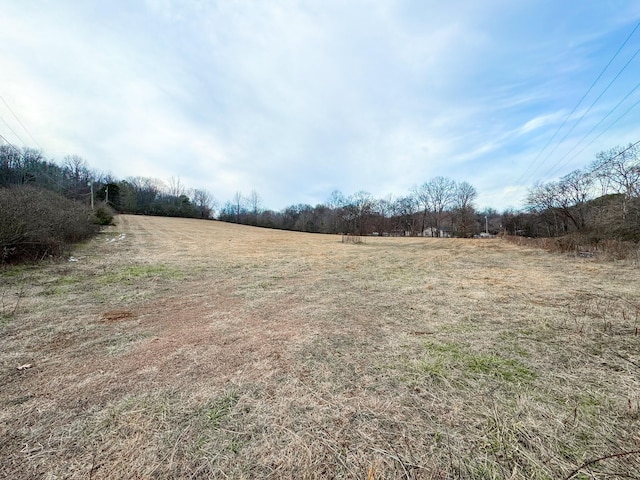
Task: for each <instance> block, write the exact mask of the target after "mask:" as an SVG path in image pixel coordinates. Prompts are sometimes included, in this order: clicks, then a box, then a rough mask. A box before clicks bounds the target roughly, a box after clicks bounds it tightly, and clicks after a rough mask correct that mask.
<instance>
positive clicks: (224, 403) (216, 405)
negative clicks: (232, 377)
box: [203, 391, 238, 428]
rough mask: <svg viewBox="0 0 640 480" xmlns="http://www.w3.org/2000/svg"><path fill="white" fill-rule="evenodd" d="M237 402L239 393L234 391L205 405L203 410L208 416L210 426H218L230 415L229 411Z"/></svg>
mask: <svg viewBox="0 0 640 480" xmlns="http://www.w3.org/2000/svg"><path fill="white" fill-rule="evenodd" d="M237 402H238V394H237V393H236V392H233V391H232V392H229V393H226V394H224V395H222V396H221V397H219V398H216V399H215V400H213V401H211V402H209V403H208V404H207V405H205V406H204V408H203V411H204V414H205V417H206V418H207V424H208V426H209V427H213V428H217V427H218V426H219V425H220V424H221V423H222V422H223V421H224V420H225V418H226V417H227V416H228V415H229V412H230V411H231V409H232V408H233V407H234V406H235V405H236V403H237Z"/></svg>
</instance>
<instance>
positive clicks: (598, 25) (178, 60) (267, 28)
mask: <svg viewBox="0 0 640 480" xmlns="http://www.w3.org/2000/svg"><path fill="white" fill-rule="evenodd" d="M623 3H624V4H623V5H622V6H621V5H618V7H619V8H618V11H616V10H615V9H613V8H611V7H608V6H606V5H604V4H602V3H598V2H586V4H585V5H586V6H584V5H583V4H581V6H580V8H579V9H578V10H575V9H576V8H578V7H576V6H575V5H574V6H572V5H560V4H558V3H556V2H551V1H548V2H542V3H539V2H536V3H526V2H525V3H522V2H518V3H513V2H506V1H500V0H495V1H489V2H475V1H473V2H472V1H462V2H456V4H455V5H449V4H444V3H442V2H417V1H409V0H407V1H401V2H395V1H382V2H374V1H365V0H358V1H354V2H347V3H345V2H342V1H337V0H336V1H330V0H327V1H323V2H319V1H303V2H298V1H295V2H294V1H292V0H282V1H277V2H254V1H248V0H247V1H239V2H225V1H214V2H199V1H195V0H194V1H190V2H176V1H171V0H147V1H146V2H144V3H136V4H130V3H128V2H124V1H115V2H110V3H108V4H100V3H90V2H87V3H84V2H83V3H80V4H79V3H77V2H70V1H62V0H61V1H59V2H56V4H55V5H53V4H51V3H49V2H45V1H36V0H25V1H24V2H20V3H18V2H16V3H13V4H10V5H7V6H5V10H4V12H3V16H2V17H1V18H0V58H3V68H2V70H1V71H0V94H1V95H2V96H3V98H6V99H7V100H8V101H9V102H10V104H11V105H12V106H13V108H14V109H15V110H16V112H18V113H19V115H20V117H21V119H22V120H23V121H24V123H25V124H26V125H28V127H29V129H30V131H31V132H32V133H33V135H34V136H35V137H36V138H37V139H38V142H39V143H40V144H41V145H42V146H43V147H44V149H45V152H46V153H47V154H49V155H51V156H55V157H57V158H60V157H61V156H63V155H64V154H68V153H78V154H80V155H82V156H84V157H86V158H87V159H88V160H89V161H90V163H91V164H92V165H94V166H95V167H96V168H98V169H100V170H104V171H111V172H112V173H113V174H114V175H116V176H119V177H127V176H130V175H146V176H152V177H162V178H168V177H170V176H174V177H181V178H183V180H184V181H185V182H187V183H188V184H189V185H190V186H193V187H196V186H197V187H206V188H209V189H210V190H211V191H212V192H213V193H214V194H215V195H216V196H217V197H218V198H219V199H221V200H224V199H226V198H230V197H231V196H232V195H233V193H234V192H235V191H236V190H243V191H245V192H248V191H250V190H251V189H252V188H255V189H257V190H258V191H259V192H260V194H261V195H262V197H263V198H264V203H265V205H266V206H269V207H273V208H281V207H284V206H285V205H287V204H291V203H299V202H302V201H306V202H309V203H316V202H320V201H323V200H325V199H326V196H327V195H328V193H329V192H330V191H331V190H333V189H334V188H340V189H342V190H343V191H345V193H352V192H354V191H357V190H368V191H370V192H371V193H373V194H375V195H378V196H381V195H384V194H387V193H395V194H396V195H403V194H405V193H407V189H408V188H409V187H410V186H411V185H412V184H416V183H421V182H423V181H426V180H428V179H429V178H430V177H433V176H436V175H446V176H451V177H453V178H456V179H458V180H468V181H470V182H471V183H473V184H474V185H476V187H477V188H478V190H479V191H480V192H481V197H482V198H485V199H486V200H487V201H489V200H490V201H492V202H496V203H495V205H496V206H498V207H502V206H505V205H506V204H516V205H517V203H518V202H519V201H520V199H519V198H514V197H513V196H514V195H515V194H514V191H513V190H510V188H511V187H509V184H510V183H516V182H515V179H517V177H518V176H520V174H521V173H522V172H523V171H524V170H525V169H526V168H528V166H529V165H530V163H531V161H532V159H533V158H534V157H535V156H536V154H538V153H539V151H540V150H541V149H542V146H543V145H544V143H545V142H547V141H548V140H549V138H550V137H551V135H552V133H553V131H554V129H556V128H558V126H559V125H560V123H561V121H562V119H563V115H564V113H562V112H568V111H570V109H571V108H572V107H573V105H574V104H575V102H576V101H577V99H578V98H579V96H580V95H581V94H582V92H584V90H585V89H586V87H587V86H588V82H589V81H590V80H591V79H592V78H595V74H596V73H597V72H598V71H599V68H601V67H602V65H604V63H605V62H606V60H607V59H608V56H609V55H610V54H611V53H612V52H613V51H615V49H616V48H617V47H618V46H619V44H620V43H621V41H622V39H623V38H624V36H626V34H627V32H628V31H630V26H631V24H633V22H634V21H637V20H634V18H637V17H638V15H640V12H638V11H637V8H636V7H634V6H633V2H631V1H629V2H623ZM634 8H635V10H634ZM572 9H573V10H572ZM570 10H571V11H574V10H575V11H574V15H573V16H572V15H568V14H567V12H568V11H570ZM620 11H624V12H626V15H627V16H626V17H624V16H621V14H620ZM576 12H578V13H579V15H578V14H577V13H576ZM634 12H635V13H634ZM634 15H635V17H634ZM624 18H626V20H624ZM623 20H624V21H623ZM632 43H633V44H634V45H637V44H638V41H637V40H634V42H632ZM637 65H638V64H637V63H634V64H633V65H632V66H631V67H630V69H629V74H630V75H631V76H633V75H634V73H635V74H636V77H637V73H638V70H639V68H638V66H637ZM5 67H6V68H5ZM623 93H626V92H623ZM621 95H622V94H617V93H615V92H614V94H613V95H612V99H611V100H610V101H613V100H617V98H620V97H621ZM603 109H604V110H606V106H603ZM600 111H601V110H598V112H600ZM592 113H593V114H596V113H597V112H596V111H595V110H594V112H592ZM0 115H2V118H4V119H6V120H10V118H9V114H8V113H7V112H6V111H4V110H2V109H0ZM592 120H593V119H592ZM629 122H630V120H629ZM590 124H591V125H592V124H593V121H592V122H591V123H590ZM1 125H2V124H0V126H1ZM634 127H635V121H634V124H633V125H632V124H630V123H628V122H627V123H625V125H620V128H616V129H612V132H611V135H606V136H603V138H602V141H605V140H607V141H608V140H609V139H616V138H620V139H621V140H620V142H616V143H625V142H626V141H629V140H631V138H630V137H632V136H633V135H634V134H635V133H634V132H636V131H637V128H634ZM583 132H584V130H580V129H576V132H575V135H574V136H575V137H577V136H579V135H581V134H582V133H583ZM616 135H617V136H616ZM572 138H573V136H572V137H571V138H568V141H569V140H572ZM594 148H595V146H594ZM558 151H562V148H560V149H558ZM552 160H553V159H552ZM552 160H551V161H552ZM577 161H579V160H576V162H577ZM571 166H573V165H571ZM567 167H569V165H568V166H567ZM542 170H544V169H542ZM496 177H499V178H500V179H501V181H500V182H496V181H495V178H496ZM505 185H506V186H505ZM514 188H515V187H514ZM517 188H518V189H521V187H517Z"/></svg>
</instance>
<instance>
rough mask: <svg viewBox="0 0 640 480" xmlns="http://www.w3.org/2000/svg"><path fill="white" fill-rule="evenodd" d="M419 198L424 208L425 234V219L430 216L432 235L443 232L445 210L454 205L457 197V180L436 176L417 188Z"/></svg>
mask: <svg viewBox="0 0 640 480" xmlns="http://www.w3.org/2000/svg"><path fill="white" fill-rule="evenodd" d="M416 193H417V198H418V199H419V201H420V203H421V204H422V206H423V208H424V210H423V229H422V231H423V235H424V232H425V230H426V229H425V220H426V219H427V217H429V218H430V220H431V221H430V227H431V228H430V234H431V236H440V235H441V234H442V227H443V220H444V213H445V211H446V210H447V209H448V208H449V207H451V206H452V204H453V201H454V200H455V197H456V182H454V181H453V180H451V179H450V178H447V177H435V178H433V179H431V180H430V181H428V182H426V183H424V184H422V185H421V186H420V187H419V188H418V189H417V192H416Z"/></svg>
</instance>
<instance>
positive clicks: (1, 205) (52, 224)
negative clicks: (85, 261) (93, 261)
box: [0, 185, 99, 263]
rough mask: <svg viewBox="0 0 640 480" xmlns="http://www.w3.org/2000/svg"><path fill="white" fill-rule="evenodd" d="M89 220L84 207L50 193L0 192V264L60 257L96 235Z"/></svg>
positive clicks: (21, 189)
mask: <svg viewBox="0 0 640 480" xmlns="http://www.w3.org/2000/svg"><path fill="white" fill-rule="evenodd" d="M91 217H92V214H91V212H90V210H89V209H88V208H87V207H86V206H84V205H83V204H81V203H79V202H76V201H74V200H69V199H67V198H65V197H63V196H61V195H59V194H57V193H55V192H52V191H49V190H44V189H41V188H38V187H33V186H27V185H20V186H13V187H8V188H0V263H5V262H18V261H24V260H37V259H41V258H44V257H46V256H48V255H52V256H58V255H62V254H63V253H64V252H65V251H66V250H67V248H68V246H69V245H70V244H72V243H74V242H79V241H81V240H84V239H86V238H89V237H90V236H91V235H93V234H94V233H96V232H97V231H98V229H99V227H98V226H97V225H95V224H94V223H93V222H92V221H91Z"/></svg>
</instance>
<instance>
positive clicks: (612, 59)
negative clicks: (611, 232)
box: [516, 22, 640, 183]
mask: <svg viewBox="0 0 640 480" xmlns="http://www.w3.org/2000/svg"><path fill="white" fill-rule="evenodd" d="M638 28H640V22H638V23H637V24H636V26H635V27H634V29H633V30H632V31H631V33H630V34H629V35H628V36H627V38H626V39H625V41H624V42H622V45H620V47H619V48H618V50H617V51H616V53H614V54H613V57H611V60H609V62H608V63H607V64H606V65H605V67H604V68H603V69H602V71H601V72H600V74H599V75H598V76H597V77H596V79H595V80H594V81H593V83H592V84H591V86H590V87H589V88H588V89H587V91H586V92H585V94H584V95H582V98H580V100H578V103H576V105H575V107H573V110H571V112H569V114H568V115H567V116H566V117H565V119H564V120H563V122H562V124H561V125H560V126H559V127H558V129H557V130H556V131H555V132H554V134H553V135H552V136H551V138H550V139H549V141H548V142H547V143H546V144H545V146H544V147H542V150H540V153H538V155H536V158H534V159H533V161H532V162H531V163H530V164H529V166H528V167H527V169H526V170H525V171H524V172H523V173H522V175H521V176H520V178H519V179H518V180H517V182H516V183H520V182H524V181H525V178H526V180H529V178H531V177H532V176H533V174H534V173H535V172H536V171H537V170H538V168H539V167H540V165H538V166H536V167H535V169H534V170H533V171H532V172H531V173H530V174H529V175H527V174H528V172H529V170H530V169H531V168H533V166H534V165H535V163H536V162H537V161H538V159H539V158H540V157H541V156H542V154H543V153H544V151H545V150H546V149H547V147H548V146H549V145H550V144H551V142H552V141H553V140H554V138H556V136H557V135H558V133H559V132H560V130H562V127H564V126H565V124H566V123H567V121H568V120H569V118H571V115H573V114H574V112H575V111H576V110H577V109H578V107H579V106H580V104H581V103H582V101H583V100H584V99H585V98H586V97H587V95H589V93H590V92H591V90H592V89H593V87H594V86H595V85H596V83H598V81H599V80H600V78H601V77H602V75H604V72H606V71H607V69H608V68H609V66H610V65H611V63H613V61H614V60H615V59H616V57H617V56H618V54H619V53H620V52H621V51H622V49H623V48H624V46H625V45H626V44H627V42H629V40H630V39H631V37H632V36H633V34H634V33H635V32H636V30H638ZM637 54H638V52H636V53H635V54H634V55H633V57H635V56H636V55H637ZM633 57H632V59H633ZM630 61H631V60H629V62H630ZM629 62H627V65H628V64H629ZM627 65H625V66H624V67H623V70H624V69H625V68H626V67H627ZM620 73H622V70H621V71H620V72H618V75H616V78H618V76H620ZM614 80H615V79H614ZM611 83H613V81H612V82H611ZM609 86H610V85H609ZM609 86H607V89H608V88H609ZM605 91H606V90H605ZM602 94H604V92H603V93H602ZM602 94H601V95H600V96H602ZM599 98H600V97H598V99H599ZM598 99H596V101H597V100H598ZM594 103H595V102H594ZM591 106H593V104H592V105H591ZM590 109H591V107H589V110H590ZM585 114H586V113H585ZM583 116H584V115H583ZM580 120H582V117H580ZM580 120H578V123H579V121H580ZM576 125H577V123H576ZM573 128H575V125H574V127H573ZM573 128H572V130H573ZM565 138H566V135H565ZM563 139H564V138H563ZM556 148H557V146H556ZM554 151H555V148H554ZM552 153H553V152H552ZM549 155H551V154H549ZM549 155H548V156H547V157H545V159H544V160H543V161H542V163H544V162H546V161H547V159H548V158H549Z"/></svg>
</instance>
